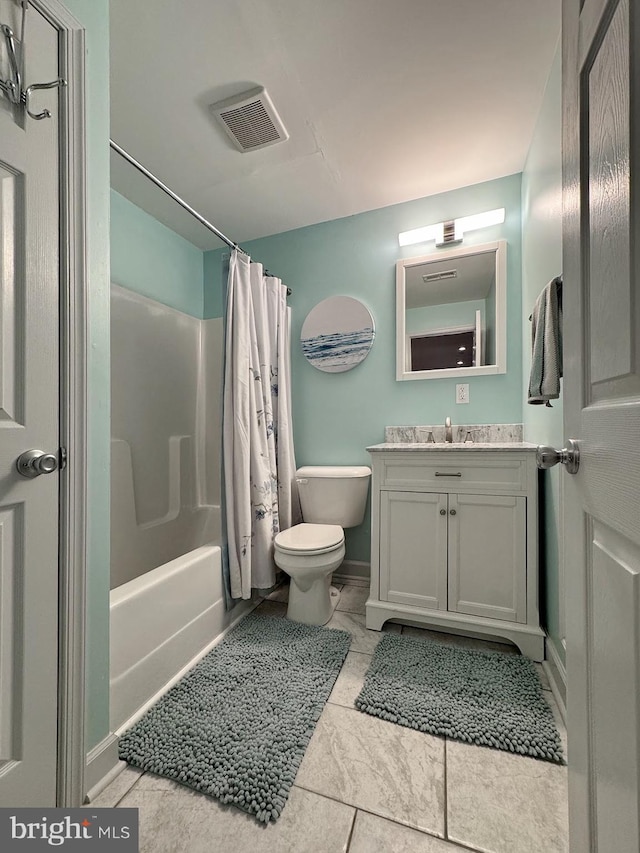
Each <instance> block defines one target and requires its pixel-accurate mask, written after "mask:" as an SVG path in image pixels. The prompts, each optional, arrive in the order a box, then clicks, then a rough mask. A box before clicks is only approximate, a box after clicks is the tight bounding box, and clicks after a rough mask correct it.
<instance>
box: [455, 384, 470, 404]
mask: <svg viewBox="0 0 640 853" xmlns="http://www.w3.org/2000/svg"><path fill="white" fill-rule="evenodd" d="M468 402H469V386H468V385H467V384H465V385H456V403H468Z"/></svg>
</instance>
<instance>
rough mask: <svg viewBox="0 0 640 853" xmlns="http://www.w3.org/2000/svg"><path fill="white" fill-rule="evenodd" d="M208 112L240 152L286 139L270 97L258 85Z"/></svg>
mask: <svg viewBox="0 0 640 853" xmlns="http://www.w3.org/2000/svg"><path fill="white" fill-rule="evenodd" d="M211 109H212V110H213V113H214V115H215V116H216V118H217V119H218V121H219V122H220V123H221V124H222V126H223V127H224V129H225V131H226V132H227V135H228V136H229V138H230V139H231V140H232V142H233V144H234V145H235V146H236V148H237V149H238V150H239V151H256V150H257V149H258V148H265V147H266V146H267V145H275V144H276V143H277V142H284V140H285V139H288V138H289V134H288V133H287V131H286V129H285V127H284V125H283V123H282V120H281V118H280V116H279V115H278V113H277V112H276V108H275V107H274V106H273V103H272V101H271V98H270V97H269V95H268V94H267V92H266V90H265V89H263V88H262V87H261V86H258V87H257V88H256V89H251V90H250V91H248V92H243V93H242V94H240V95H235V96H234V97H232V98H226V99H225V100H224V101H219V102H218V103H217V104H212V105H211Z"/></svg>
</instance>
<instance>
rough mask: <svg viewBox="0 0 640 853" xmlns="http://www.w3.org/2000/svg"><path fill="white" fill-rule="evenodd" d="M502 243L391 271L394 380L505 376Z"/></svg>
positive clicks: (405, 262)
mask: <svg viewBox="0 0 640 853" xmlns="http://www.w3.org/2000/svg"><path fill="white" fill-rule="evenodd" d="M506 287H507V242H506V240H498V241H496V242H494V243H485V244H483V245H481V246H471V247H469V248H464V249H463V248H455V249H443V250H440V251H438V252H434V253H433V254H430V255H421V256H420V257H417V258H403V259H402V260H399V261H398V262H397V263H396V370H397V373H396V378H397V379H443V378H446V377H458V376H486V375H487V374H492V373H506V369H507V363H506V349H507V347H506V343H507V328H506V323H507V320H506V317H507V310H506V309H507V295H506Z"/></svg>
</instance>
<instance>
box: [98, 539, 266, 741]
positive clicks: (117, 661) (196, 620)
mask: <svg viewBox="0 0 640 853" xmlns="http://www.w3.org/2000/svg"><path fill="white" fill-rule="evenodd" d="M254 606H255V602H250V601H249V602H243V603H242V604H240V605H238V606H237V607H236V608H235V609H234V610H233V611H231V612H230V613H228V612H227V611H226V610H225V607H224V591H223V584H222V564H221V552H220V548H219V547H218V546H217V545H205V546H203V547H201V548H196V549H195V550H194V551H190V552H189V553H188V554H184V555H183V556H182V557H178V558H177V559H175V560H172V561H171V562H170V563H166V564H165V565H163V566H159V567H158V568H157V569H153V570H152V571H150V572H147V573H146V574H144V575H141V576H140V577H137V578H135V579H134V580H132V581H129V582H128V583H125V584H123V585H122V586H119V587H117V588H116V589H114V590H112V591H111V603H110V608H111V640H110V651H111V730H112V731H115V732H116V733H120V732H121V731H123V730H124V729H125V728H127V727H128V726H129V725H131V724H132V723H133V722H134V720H135V718H136V717H137V716H139V715H140V714H141V713H142V711H143V710H145V709H146V707H147V706H148V705H150V704H151V703H152V701H156V700H157V699H158V698H159V696H161V695H162V693H164V692H166V690H168V689H169V688H170V687H171V686H172V684H174V683H175V682H176V681H177V680H178V678H179V677H181V676H182V674H183V673H184V672H186V671H187V670H188V669H190V668H191V666H193V665H194V663H196V662H197V660H198V659H199V658H200V657H202V656H203V655H204V654H206V652H207V651H209V649H210V648H212V646H214V645H215V644H216V642H218V641H219V640H220V639H221V638H222V636H223V634H224V633H226V631H227V630H228V629H229V628H231V627H232V626H233V625H234V624H235V623H236V622H237V621H239V619H241V618H242V617H243V616H244V615H246V613H247V611H248V610H250V609H251V608H252V607H254Z"/></svg>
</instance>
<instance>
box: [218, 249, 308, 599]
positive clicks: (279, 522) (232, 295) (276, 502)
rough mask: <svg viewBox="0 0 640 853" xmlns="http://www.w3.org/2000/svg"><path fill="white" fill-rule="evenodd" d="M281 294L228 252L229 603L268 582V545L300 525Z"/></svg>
mask: <svg viewBox="0 0 640 853" xmlns="http://www.w3.org/2000/svg"><path fill="white" fill-rule="evenodd" d="M286 296H287V289H286V287H285V286H284V285H283V284H282V282H281V281H280V279H278V278H275V277H273V276H265V275H264V274H263V268H262V265H261V264H257V263H252V262H251V259H250V258H248V257H247V256H246V255H244V254H243V253H242V252H238V251H237V250H235V249H234V250H233V252H232V254H231V259H230V263H229V281H228V286H227V313H226V350H225V374H224V424H223V460H224V478H225V513H226V528H227V543H228V551H229V585H230V592H231V597H232V598H235V599H238V598H250V597H251V590H252V589H267V588H268V587H270V586H273V584H274V582H275V566H274V562H273V539H274V537H275V535H276V533H278V531H279V530H284V529H285V528H287V527H291V525H292V524H295V523H297V521H298V520H299V503H298V494H297V488H296V483H295V457H294V452H293V430H292V425H291V363H290V343H289V315H288V309H287V303H286Z"/></svg>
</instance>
